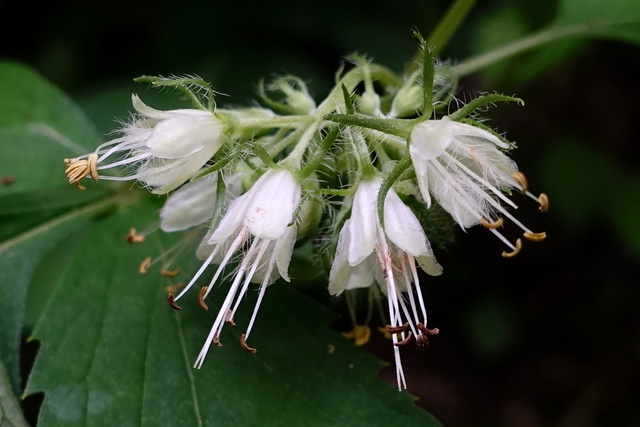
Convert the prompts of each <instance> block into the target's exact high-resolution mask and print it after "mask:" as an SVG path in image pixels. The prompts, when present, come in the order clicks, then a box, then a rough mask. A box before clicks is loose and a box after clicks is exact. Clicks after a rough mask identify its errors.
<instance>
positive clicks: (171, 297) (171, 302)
mask: <svg viewBox="0 0 640 427" xmlns="http://www.w3.org/2000/svg"><path fill="white" fill-rule="evenodd" d="M174 300H175V295H173V294H172V293H168V294H167V303H168V304H169V307H171V308H173V309H174V310H182V307H180V306H179V305H178V304H176V303H175V302H174Z"/></svg>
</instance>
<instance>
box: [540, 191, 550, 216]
mask: <svg viewBox="0 0 640 427" xmlns="http://www.w3.org/2000/svg"><path fill="white" fill-rule="evenodd" d="M538 203H540V212H546V211H548V210H549V197H547V195H546V194H544V193H540V195H539V196H538Z"/></svg>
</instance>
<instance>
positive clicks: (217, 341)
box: [211, 332, 222, 347]
mask: <svg viewBox="0 0 640 427" xmlns="http://www.w3.org/2000/svg"><path fill="white" fill-rule="evenodd" d="M211 342H212V343H213V345H215V346H216V347H222V343H221V342H220V333H219V332H218V333H217V334H216V335H214V336H213V338H211Z"/></svg>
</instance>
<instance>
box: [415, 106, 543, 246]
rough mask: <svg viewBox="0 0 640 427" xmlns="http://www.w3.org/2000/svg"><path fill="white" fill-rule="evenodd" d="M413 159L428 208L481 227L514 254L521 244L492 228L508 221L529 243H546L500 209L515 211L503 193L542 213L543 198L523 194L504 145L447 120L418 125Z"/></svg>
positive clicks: (520, 178)
mask: <svg viewBox="0 0 640 427" xmlns="http://www.w3.org/2000/svg"><path fill="white" fill-rule="evenodd" d="M409 142H410V143H409V151H410V154H411V160H412V161H413V166H414V168H415V171H416V176H417V179H418V184H419V187H420V192H421V194H422V197H423V198H424V200H425V202H426V203H427V206H430V205H431V196H432V195H433V197H435V199H436V200H437V201H438V203H439V204H440V205H441V206H442V207H443V208H444V209H445V210H446V211H447V212H449V214H450V215H451V216H452V217H453V219H454V220H455V221H456V222H457V223H458V224H459V225H460V226H461V227H462V228H468V227H472V226H474V225H476V224H480V223H482V224H483V225H484V226H485V227H487V228H489V229H490V230H491V231H492V232H493V233H494V234H495V235H496V236H498V238H500V239H501V240H502V241H503V242H504V243H505V244H506V245H507V246H509V247H510V248H511V249H512V251H513V252H511V253H503V256H512V255H515V254H517V253H518V252H519V248H520V245H521V242H520V240H519V239H518V242H516V245H515V246H514V245H513V244H512V243H511V242H509V241H508V240H507V239H506V238H505V237H504V236H502V234H500V233H499V232H498V231H497V230H496V229H497V228H499V227H500V226H501V225H502V223H503V219H502V216H505V217H507V218H509V219H510V220H511V221H513V223H515V224H516V225H517V226H518V227H520V228H521V229H522V230H523V231H524V232H525V233H524V236H525V237H526V238H528V239H529V240H534V241H539V240H542V239H544V237H545V235H544V233H533V232H532V231H531V230H529V229H528V228H527V227H526V226H525V225H523V224H522V223H521V222H520V221H518V220H517V219H516V218H515V217H513V215H511V214H510V213H509V212H507V210H506V209H505V208H504V207H503V206H502V204H501V202H502V203H504V204H507V205H510V206H512V207H513V208H517V206H516V205H515V204H514V203H513V202H512V201H511V200H510V199H509V198H508V197H507V196H506V194H505V193H504V192H503V189H511V188H515V189H517V190H520V191H522V192H524V193H526V194H527V195H528V196H529V197H531V198H533V199H534V200H537V201H539V202H540V204H541V210H546V196H544V195H541V196H540V197H538V198H536V197H535V196H534V195H533V194H531V193H530V192H528V191H527V185H526V180H525V178H524V175H523V174H522V173H521V172H519V171H518V167H517V165H516V164H515V162H514V161H512V160H511V159H509V158H508V157H507V156H506V155H505V154H504V153H503V152H502V151H501V149H506V148H508V144H506V143H505V142H504V141H502V140H501V139H500V138H498V137H497V136H495V135H494V134H492V133H491V132H488V131H486V130H484V129H480V128H478V127H475V126H471V125H468V124H465V123H458V122H454V121H452V120H451V119H449V118H448V117H443V118H442V119H440V120H427V121H424V122H421V123H419V124H417V125H416V126H415V127H414V128H413V130H412V131H411V136H410V140H409Z"/></svg>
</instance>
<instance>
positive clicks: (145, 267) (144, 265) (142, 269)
mask: <svg viewBox="0 0 640 427" xmlns="http://www.w3.org/2000/svg"><path fill="white" fill-rule="evenodd" d="M149 267H151V257H150V256H149V257H146V258H145V259H143V260H142V262H141V263H140V266H139V267H138V272H139V273H140V274H147V272H148V271H149Z"/></svg>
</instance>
